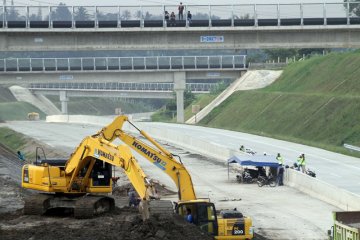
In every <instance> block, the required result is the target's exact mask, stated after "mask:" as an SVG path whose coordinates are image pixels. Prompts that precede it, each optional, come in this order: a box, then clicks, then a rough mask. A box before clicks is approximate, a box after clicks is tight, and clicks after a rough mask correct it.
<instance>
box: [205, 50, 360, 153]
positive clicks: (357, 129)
mask: <svg viewBox="0 0 360 240" xmlns="http://www.w3.org/2000/svg"><path fill="white" fill-rule="evenodd" d="M359 62H360V52H353V53H343V54H330V55H327V56H324V57H314V58H311V59H309V60H306V61H303V62H297V63H294V64H291V65H289V66H288V67H287V68H286V69H285V70H284V73H283V74H282V76H281V77H280V78H279V79H278V80H277V81H276V82H275V83H274V84H272V85H271V86H269V87H267V88H264V89H260V90H253V91H239V92H236V93H234V94H233V95H232V96H231V97H230V98H228V99H227V100H226V101H225V102H223V103H222V104H221V105H220V106H218V107H217V108H216V109H214V110H213V111H212V112H211V113H210V114H209V115H208V116H207V117H205V118H204V119H203V120H202V121H201V122H200V124H201V125H205V126H208V127H215V128H223V129H230V130H235V131H242V132H248V133H254V134H258V135H263V136H270V137H274V138H279V139H284V140H290V141H293V142H299V143H303V144H306V145H312V146H316V147H321V148H324V149H328V150H331V151H336V152H341V153H346V154H351V155H355V156H360V154H359V153H351V152H349V151H348V150H346V149H344V148H343V147H342V145H343V144H344V143H348V144H351V145H355V146H360V124H359V123H360V67H359Z"/></svg>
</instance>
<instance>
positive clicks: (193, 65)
mask: <svg viewBox="0 0 360 240" xmlns="http://www.w3.org/2000/svg"><path fill="white" fill-rule="evenodd" d="M245 68H246V55H224V56H155V57H84V58H7V59H0V72H48V71H50V72H51V71H124V70H179V69H183V70H187V69H194V70H195V69H199V70H201V69H245Z"/></svg>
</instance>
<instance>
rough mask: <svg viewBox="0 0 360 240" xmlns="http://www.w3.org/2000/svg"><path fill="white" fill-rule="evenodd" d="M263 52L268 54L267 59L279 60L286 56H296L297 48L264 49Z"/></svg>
mask: <svg viewBox="0 0 360 240" xmlns="http://www.w3.org/2000/svg"><path fill="white" fill-rule="evenodd" d="M264 52H265V53H266V54H267V55H268V60H275V61H277V60H278V58H280V60H285V59H286V58H291V57H294V56H297V53H298V50H297V49H266V50H264Z"/></svg>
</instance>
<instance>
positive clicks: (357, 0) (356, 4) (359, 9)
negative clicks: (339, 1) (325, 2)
mask: <svg viewBox="0 0 360 240" xmlns="http://www.w3.org/2000/svg"><path fill="white" fill-rule="evenodd" d="M344 2H345V3H344V7H345V9H346V10H347V8H348V4H347V2H348V0H344ZM349 2H350V1H349ZM349 14H350V16H360V0H353V1H351V2H350V3H349Z"/></svg>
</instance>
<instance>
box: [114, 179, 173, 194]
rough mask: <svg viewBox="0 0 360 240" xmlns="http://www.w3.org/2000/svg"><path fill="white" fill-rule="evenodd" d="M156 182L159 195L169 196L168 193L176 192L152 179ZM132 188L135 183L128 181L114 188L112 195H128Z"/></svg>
mask: <svg viewBox="0 0 360 240" xmlns="http://www.w3.org/2000/svg"><path fill="white" fill-rule="evenodd" d="M152 182H153V183H154V186H155V189H156V191H157V193H158V195H159V196H160V197H161V196H167V195H174V194H176V192H174V191H171V190H170V189H168V188H167V187H166V186H165V185H164V184H161V183H160V182H158V181H155V180H152ZM130 189H134V187H133V185H132V184H131V183H126V184H123V185H121V186H117V187H115V188H114V189H113V192H112V195H113V196H120V197H126V196H128V192H129V190H130Z"/></svg>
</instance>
